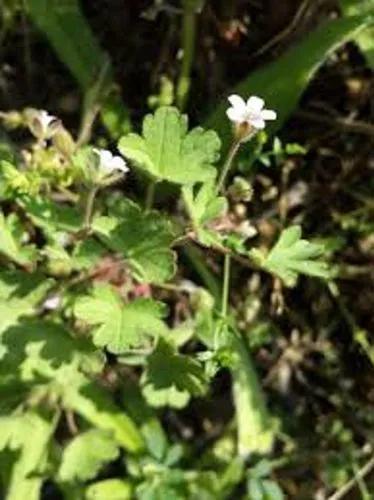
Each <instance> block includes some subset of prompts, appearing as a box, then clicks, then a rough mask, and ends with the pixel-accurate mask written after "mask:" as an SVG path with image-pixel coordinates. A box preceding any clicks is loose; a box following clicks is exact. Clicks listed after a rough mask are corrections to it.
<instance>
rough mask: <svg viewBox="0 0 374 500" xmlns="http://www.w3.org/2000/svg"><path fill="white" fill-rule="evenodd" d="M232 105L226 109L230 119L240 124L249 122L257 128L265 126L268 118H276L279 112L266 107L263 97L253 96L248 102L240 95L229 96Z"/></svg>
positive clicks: (260, 128)
mask: <svg viewBox="0 0 374 500" xmlns="http://www.w3.org/2000/svg"><path fill="white" fill-rule="evenodd" d="M228 100H229V102H230V104H231V107H230V108H229V109H228V110H227V111H226V114H227V116H228V117H229V119H230V120H231V121H232V122H234V123H237V124H238V125H240V124H243V123H245V124H248V125H250V126H251V127H253V128H255V129H256V130H262V129H264V128H265V125H266V123H265V122H266V121H267V120H276V118H277V114H276V112H275V111H272V110H271V109H264V106H265V101H264V100H263V99H261V97H256V96H252V97H250V98H249V99H248V100H247V102H245V100H244V99H243V98H242V97H240V96H239V95H235V94H234V95H231V96H230V97H229V98H228Z"/></svg>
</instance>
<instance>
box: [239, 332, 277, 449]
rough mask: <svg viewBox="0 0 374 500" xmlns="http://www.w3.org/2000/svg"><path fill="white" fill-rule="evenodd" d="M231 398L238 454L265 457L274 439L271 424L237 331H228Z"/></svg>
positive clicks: (262, 395)
mask: <svg viewBox="0 0 374 500" xmlns="http://www.w3.org/2000/svg"><path fill="white" fill-rule="evenodd" d="M230 333H231V341H232V353H233V362H232V367H231V370H232V377H233V398H234V405H235V414H236V421H237V433H238V453H239V455H240V456H241V457H248V456H249V455H250V454H252V453H259V454H264V453H268V452H269V451H270V450H271V449H272V446H273V442H274V438H275V426H274V421H273V419H272V418H271V416H270V415H269V413H268V410H267V408H266V402H265V398H264V394H263V392H262V389H261V386H260V382H259V380H258V376H257V373H256V370H255V368H254V366H253V361H252V357H251V355H250V353H249V351H248V348H247V346H246V344H245V343H244V340H243V339H242V337H241V335H240V333H239V332H237V331H231V332H230Z"/></svg>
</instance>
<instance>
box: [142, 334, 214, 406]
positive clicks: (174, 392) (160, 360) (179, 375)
mask: <svg viewBox="0 0 374 500" xmlns="http://www.w3.org/2000/svg"><path fill="white" fill-rule="evenodd" d="M165 367H167V370H165ZM205 388H206V377H205V374H204V370H203V368H202V366H201V365H200V364H199V363H198V362H197V361H196V360H194V359H192V358H191V357H188V356H184V355H182V354H178V353H177V352H175V350H174V349H173V347H172V346H171V345H169V344H167V343H166V342H165V341H163V340H162V339H161V340H159V342H158V344H157V347H156V349H155V350H154V352H153V353H152V354H151V355H150V356H149V357H148V359H147V367H146V370H145V372H144V379H143V394H144V397H145V398H146V400H147V401H148V403H149V404H150V405H151V406H156V407H158V406H172V407H175V408H183V407H184V406H186V404H187V403H188V401H189V399H190V397H191V395H192V396H202V395H203V394H204V392H205Z"/></svg>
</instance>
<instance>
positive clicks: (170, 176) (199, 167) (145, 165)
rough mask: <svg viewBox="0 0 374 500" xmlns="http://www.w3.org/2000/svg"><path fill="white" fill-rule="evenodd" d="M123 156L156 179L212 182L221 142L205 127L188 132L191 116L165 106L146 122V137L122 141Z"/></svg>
mask: <svg viewBox="0 0 374 500" xmlns="http://www.w3.org/2000/svg"><path fill="white" fill-rule="evenodd" d="M119 149H120V151H121V153H122V154H123V155H124V156H126V157H127V158H128V159H130V160H132V161H133V162H134V163H135V165H136V166H137V167H139V168H140V169H142V170H144V171H146V172H147V173H148V174H149V175H150V176H152V177H153V178H154V179H155V180H157V181H161V180H166V181H169V182H173V183H176V184H194V183H196V182H204V181H207V180H209V179H212V178H214V177H215V175H216V170H215V168H214V167H213V166H212V165H213V164H214V163H215V162H216V161H217V160H218V158H219V149H220V140H219V138H218V136H217V134H216V133H215V132H213V131H211V130H209V131H205V130H204V129H202V128H201V127H197V128H194V129H193V130H191V131H190V132H188V122H187V117H186V116H184V115H181V113H180V112H179V111H178V110H177V109H176V108H173V107H168V106H165V107H161V108H159V109H158V110H157V111H156V112H155V114H154V115H148V116H146V118H145V119H144V122H143V136H140V135H138V134H129V135H127V136H125V137H122V139H121V140H120V142H119Z"/></svg>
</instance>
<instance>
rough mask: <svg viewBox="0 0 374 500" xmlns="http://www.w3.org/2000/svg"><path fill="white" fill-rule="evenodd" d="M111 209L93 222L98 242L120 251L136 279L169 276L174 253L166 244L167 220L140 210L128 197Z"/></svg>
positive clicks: (155, 279)
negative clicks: (109, 213) (110, 212)
mask: <svg viewBox="0 0 374 500" xmlns="http://www.w3.org/2000/svg"><path fill="white" fill-rule="evenodd" d="M112 213H113V216H102V217H98V218H96V219H95V220H94V222H93V230H94V232H95V234H96V235H97V236H98V237H99V238H100V239H101V240H102V242H103V243H104V244H105V245H107V246H108V247H109V248H110V249H111V250H114V251H115V252H118V253H120V254H121V255H123V257H124V258H125V259H126V260H127V261H128V263H129V265H130V266H131V268H132V270H133V272H134V275H135V277H137V279H139V281H146V282H150V283H162V282H164V281H166V280H168V279H170V278H172V276H173V274H174V272H175V256H174V252H173V251H172V250H171V248H170V246H171V243H172V241H173V240H174V237H175V234H174V231H173V228H172V225H171V224H170V221H169V220H168V219H166V218H165V217H162V216H160V215H157V216H156V217H155V214H154V213H152V212H142V211H141V209H140V207H139V206H138V205H136V204H135V203H132V202H131V201H130V200H122V202H121V204H120V205H118V204H117V206H115V207H113V209H112Z"/></svg>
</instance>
